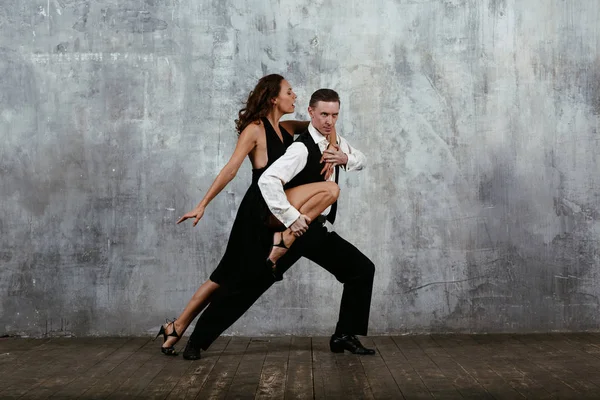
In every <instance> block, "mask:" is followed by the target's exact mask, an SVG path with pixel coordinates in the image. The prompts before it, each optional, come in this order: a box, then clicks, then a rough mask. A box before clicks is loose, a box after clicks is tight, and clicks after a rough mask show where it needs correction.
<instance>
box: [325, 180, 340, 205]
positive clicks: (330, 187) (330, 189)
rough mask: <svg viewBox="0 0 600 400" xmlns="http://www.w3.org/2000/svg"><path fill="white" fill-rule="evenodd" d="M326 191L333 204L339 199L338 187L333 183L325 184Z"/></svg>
mask: <svg viewBox="0 0 600 400" xmlns="http://www.w3.org/2000/svg"><path fill="white" fill-rule="evenodd" d="M325 185H326V190H327V193H328V194H329V196H330V197H331V199H332V200H333V202H335V201H337V199H338V197H340V187H339V186H338V184H337V183H335V182H325Z"/></svg>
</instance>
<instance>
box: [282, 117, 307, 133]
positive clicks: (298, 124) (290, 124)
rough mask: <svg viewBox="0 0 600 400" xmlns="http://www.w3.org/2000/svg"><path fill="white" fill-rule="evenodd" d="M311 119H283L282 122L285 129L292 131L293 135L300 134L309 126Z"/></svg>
mask: <svg viewBox="0 0 600 400" xmlns="http://www.w3.org/2000/svg"><path fill="white" fill-rule="evenodd" d="M309 122H310V121H291V120H290V121H281V122H280V124H281V126H283V129H285V130H286V131H288V132H289V133H291V134H292V135H299V134H300V133H302V132H303V131H305V130H306V129H307V128H308V124H309Z"/></svg>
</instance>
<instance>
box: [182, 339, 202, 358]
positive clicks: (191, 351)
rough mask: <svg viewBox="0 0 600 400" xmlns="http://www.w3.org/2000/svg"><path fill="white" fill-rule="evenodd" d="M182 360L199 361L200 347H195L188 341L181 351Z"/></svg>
mask: <svg viewBox="0 0 600 400" xmlns="http://www.w3.org/2000/svg"><path fill="white" fill-rule="evenodd" d="M183 358H185V359H186V360H199V359H200V347H196V345H194V343H192V341H191V340H188V342H187V344H186V345H185V350H183Z"/></svg>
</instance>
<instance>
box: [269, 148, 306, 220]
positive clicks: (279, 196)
mask: <svg viewBox="0 0 600 400" xmlns="http://www.w3.org/2000/svg"><path fill="white" fill-rule="evenodd" d="M307 158H308V149H307V148H306V146H305V145H304V144H302V143H298V142H295V143H292V145H291V146H290V147H288V148H287V150H286V152H285V154H284V155H282V156H281V157H279V158H278V159H277V160H276V161H275V162H274V163H273V164H271V166H270V167H269V168H267V170H266V171H265V172H263V174H262V175H261V177H260V179H259V180H258V187H259V188H260V191H261V193H262V195H263V198H264V199H265V202H266V203H267V206H268V207H269V210H271V212H272V213H273V215H274V216H275V217H276V218H277V219H278V220H280V221H281V222H282V223H283V224H284V225H285V226H286V228H289V227H290V225H292V224H293V223H294V222H295V221H296V220H297V219H298V218H299V217H300V211H298V210H297V209H296V208H294V206H292V205H291V204H290V202H289V201H288V199H287V197H286V195H285V191H284V190H283V185H285V184H286V183H288V182H289V181H291V180H292V179H293V178H294V177H295V176H296V175H298V174H299V173H300V171H302V170H303V169H304V167H305V166H306V160H307Z"/></svg>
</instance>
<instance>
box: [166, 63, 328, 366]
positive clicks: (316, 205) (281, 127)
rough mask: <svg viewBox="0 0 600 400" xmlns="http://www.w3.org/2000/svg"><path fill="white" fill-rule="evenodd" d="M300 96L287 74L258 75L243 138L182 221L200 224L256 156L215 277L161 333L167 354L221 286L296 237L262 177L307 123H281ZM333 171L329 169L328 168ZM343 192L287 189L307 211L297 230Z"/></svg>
mask: <svg viewBox="0 0 600 400" xmlns="http://www.w3.org/2000/svg"><path fill="white" fill-rule="evenodd" d="M295 101H296V94H295V93H294V91H293V90H292V88H291V86H290V84H289V83H288V82H287V81H286V80H285V79H284V78H283V77H282V76H281V75H277V74H273V75H267V76H265V77H263V78H261V79H260V80H259V81H258V83H257V85H256V87H255V88H254V90H253V91H252V92H250V95H249V96H248V100H247V101H246V107H245V108H243V109H242V110H240V112H239V119H238V120H236V128H237V131H238V133H239V138H238V142H237V145H236V148H235V151H234V152H233V155H232V156H231V158H230V160H229V162H228V163H227V164H226V165H225V166H224V167H223V169H222V170H221V172H220V173H219V175H217V177H216V179H215V181H214V182H213V184H212V185H211V187H210V189H209V190H208V192H207V193H206V195H205V196H204V198H203V199H202V201H200V203H198V205H197V206H196V207H195V208H194V209H193V210H192V211H190V212H188V213H186V214H185V215H183V216H182V217H181V218H180V219H179V221H177V223H178V224H179V223H181V222H183V221H185V220H187V219H193V226H196V224H197V223H198V221H200V219H201V218H202V216H203V215H204V210H205V208H206V206H207V205H208V204H209V203H210V201H211V200H212V199H213V198H214V197H215V196H216V195H217V194H219V192H221V190H223V188H224V187H225V186H226V185H227V184H228V183H229V182H230V181H231V180H232V179H233V178H234V177H235V175H236V174H237V171H238V170H239V168H240V166H241V164H242V162H243V161H244V158H245V157H246V156H248V157H249V158H250V161H251V163H252V168H253V169H252V184H251V185H250V187H249V188H248V191H247V192H246V194H245V196H244V198H243V199H242V202H241V204H240V207H239V209H238V213H237V215H236V218H235V221H234V223H233V226H232V229H231V234H230V236H229V242H228V244H227V249H226V251H225V254H224V256H223V258H222V259H221V262H220V263H219V265H218V266H217V268H216V269H215V270H214V272H213V273H212V274H211V276H210V279H209V280H207V281H206V282H204V283H203V284H202V285H201V286H200V287H199V288H198V290H197V291H196V293H194V295H193V296H192V298H191V299H190V301H189V302H188V304H187V306H186V307H185V309H184V310H183V312H182V313H181V315H180V316H179V317H178V318H177V319H175V320H173V321H171V322H167V323H166V324H164V325H162V326H161V329H160V332H159V333H158V335H157V337H158V336H160V335H163V345H162V346H161V351H162V352H163V353H164V354H166V355H177V352H176V351H175V347H174V344H175V343H176V342H177V341H178V340H179V339H180V337H181V335H182V334H183V333H184V332H185V330H186V329H187V327H188V326H189V324H190V323H191V322H192V321H193V320H194V318H196V316H197V315H198V314H199V313H200V312H201V311H202V310H203V309H204V308H205V307H206V306H207V305H208V304H209V303H210V298H211V295H212V294H213V293H214V292H215V290H217V289H218V288H219V287H220V286H235V285H238V284H241V283H242V282H244V280H246V279H247V278H248V276H249V274H256V273H259V271H260V269H261V268H262V269H264V268H265V259H267V260H268V261H267V265H268V266H270V265H272V264H274V262H276V260H277V259H279V258H280V257H281V256H282V255H283V253H285V249H286V248H287V247H289V245H291V242H293V239H292V240H289V239H288V242H287V243H285V242H284V240H283V234H282V233H281V231H282V230H285V227H283V225H281V226H280V227H275V226H274V225H277V221H276V220H275V218H274V217H273V216H272V214H271V213H270V211H269V210H268V207H267V205H266V203H265V201H264V199H263V198H262V194H261V192H260V189H259V188H258V183H257V182H258V178H259V177H260V175H261V174H262V173H263V172H264V171H265V170H266V169H267V168H268V167H269V166H270V165H271V164H272V163H273V162H274V161H275V160H276V159H278V158H279V157H281V156H282V155H283V153H285V150H286V149H287V147H288V146H289V145H291V144H292V142H293V135H292V134H290V133H288V132H289V131H292V132H300V131H302V130H304V129H305V128H306V126H307V123H306V122H298V121H284V122H281V123H279V119H280V118H281V117H282V116H283V115H285V114H290V113H293V112H294V108H295V104H294V103H295ZM331 136H332V137H331V138H330V143H335V137H334V135H331ZM330 171H331V169H329V170H327V171H326V169H324V173H325V174H328V173H330ZM338 193H339V188H338V186H337V185H336V184H335V183H334V182H318V183H311V184H308V185H303V186H299V187H296V188H293V189H290V190H288V191H286V195H287V197H288V200H289V201H290V203H291V204H292V205H293V206H294V207H296V208H297V209H298V210H299V211H300V213H301V214H302V215H301V217H300V218H299V219H302V221H300V225H302V226H306V228H302V229H300V231H299V232H297V233H296V234H295V235H296V236H299V235H301V234H302V233H304V232H305V231H306V229H307V228H308V224H309V223H310V221H311V220H312V219H313V218H316V217H317V216H318V215H319V214H321V212H322V211H323V210H325V209H326V208H327V207H328V206H330V205H331V204H333V203H334V202H335V201H336V200H337V196H338ZM288 236H289V235H288ZM269 248H271V250H270V252H269ZM267 256H268V257H267Z"/></svg>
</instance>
